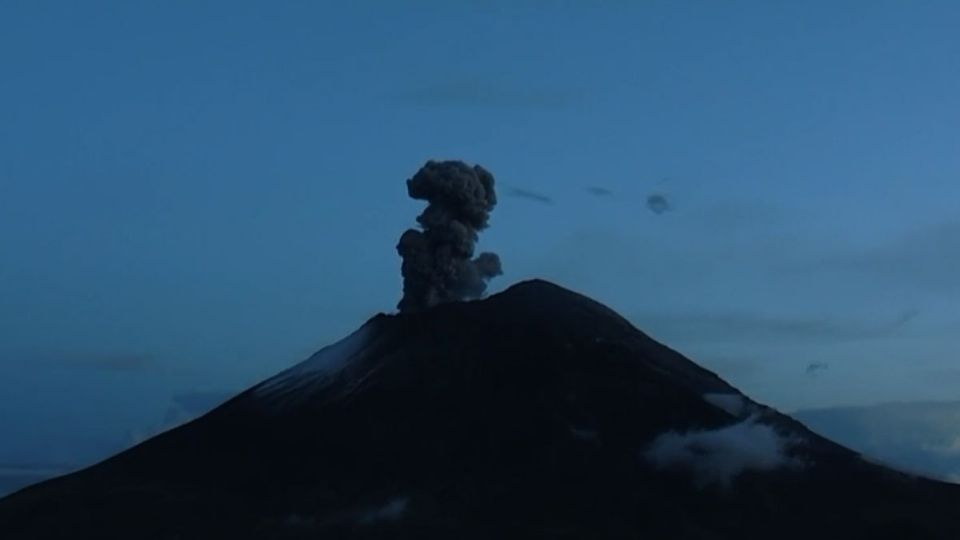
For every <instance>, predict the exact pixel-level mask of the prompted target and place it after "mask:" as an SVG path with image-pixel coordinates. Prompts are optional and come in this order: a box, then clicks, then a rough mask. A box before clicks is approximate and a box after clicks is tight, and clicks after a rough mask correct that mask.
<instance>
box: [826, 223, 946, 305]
mask: <svg viewBox="0 0 960 540" xmlns="http://www.w3.org/2000/svg"><path fill="white" fill-rule="evenodd" d="M825 264H826V265H828V266H829V267H830V268H837V269H841V270H847V271H852V272H855V273H860V274H865V275H870V276H875V277H881V278H885V279H891V280H895V281H898V282H901V283H906V284H910V285H912V286H915V287H917V288H920V289H927V290H932V291H935V292H944V291H949V292H957V291H960V221H950V222H945V223H939V224H936V225H929V226H926V227H922V228H919V229H915V230H913V231H910V232H908V233H906V234H903V235H902V236H900V237H898V238H895V239H893V240H891V241H889V242H887V243H885V244H881V245H877V246H873V247H870V248H866V249H861V250H854V251H848V252H844V253H841V254H838V255H835V256H832V257H829V258H827V259H826V260H825Z"/></svg>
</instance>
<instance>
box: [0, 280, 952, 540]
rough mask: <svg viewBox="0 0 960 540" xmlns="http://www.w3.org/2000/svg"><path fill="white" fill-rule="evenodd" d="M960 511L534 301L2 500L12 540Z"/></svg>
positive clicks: (436, 328) (597, 321)
mask: <svg viewBox="0 0 960 540" xmlns="http://www.w3.org/2000/svg"><path fill="white" fill-rule="evenodd" d="M738 426H746V427H745V428H744V429H745V430H746V432H750V430H751V429H752V430H759V431H758V432H761V433H763V434H765V437H766V438H763V437H760V438H755V439H754V438H750V437H747V438H742V437H739V436H737V435H736V433H739V432H740V431H737V430H738V429H739V428H738ZM741 431H742V430H741ZM774 439H775V440H776V441H780V442H781V443H782V444H781V445H780V446H777V447H776V448H775V451H776V453H777V459H773V460H771V458H770V456H766V457H764V456H763V455H762V454H763V452H764V449H763V448H760V446H762V444H761V443H764V442H767V443H769V442H770V441H771V440H774ZM766 450H769V448H767V449H766ZM730 456H733V458H736V459H733V461H732V462H733V463H735V465H733V466H731V465H730V462H731V461H730V460H728V459H725V457H730ZM744 456H745V457H744ZM738 459H739V461H737V460H738ZM751 460H752V461H751ZM736 463H739V465H736ZM751 463H752V464H753V465H755V466H753V465H751ZM714 469H716V470H714ZM957 508H960V489H958V487H956V486H953V485H949V484H942V483H938V482H934V481H931V480H926V479H922V478H917V477H912V476H908V475H905V474H902V473H899V472H896V471H893V470H890V469H886V468H883V467H880V466H878V465H874V464H871V463H868V462H866V461H864V460H862V459H861V458H860V457H859V456H858V455H857V454H855V453H854V452H852V451H850V450H847V449H845V448H843V447H841V446H839V445H836V444H834V443H832V442H830V441H828V440H826V439H824V438H822V437H819V436H817V435H816V434H814V433H812V432H810V431H809V430H807V429H806V428H805V427H804V426H802V425H801V424H799V423H798V422H796V421H794V420H792V419H791V418H789V417H787V416H785V415H782V414H779V413H777V412H776V411H774V410H772V409H770V408H767V407H764V406H762V405H759V404H757V403H755V402H752V401H750V400H749V399H747V398H746V397H745V396H742V395H741V394H740V393H739V392H738V391H737V390H736V389H735V388H733V387H731V386H730V385H728V384H727V383H725V382H724V381H723V380H721V379H720V378H719V377H717V376H716V375H715V374H713V373H711V372H709V371H707V370H705V369H702V368H701V367H699V366H697V365H696V364H694V363H693V362H691V361H689V360H687V359H686V358H684V357H683V356H681V355H680V354H678V353H677V352H674V351H673V350H671V349H669V348H667V347H665V346H663V345H661V344H659V343H657V342H656V341H654V340H652V339H651V338H649V337H648V336H646V335H645V334H643V333H642V332H640V331H639V330H637V329H636V328H634V327H633V326H632V325H631V324H630V323H628V322H627V321H626V320H625V319H623V318H621V317H620V316H618V315H617V314H615V313H614V312H612V311H611V310H609V309H608V308H606V307H604V306H602V305H600V304H598V303H596V302H594V301H592V300H590V299H588V298H586V297H583V296H580V295H578V294H575V293H572V292H570V291H567V290H565V289H562V288H560V287H557V286H555V285H552V284H549V283H546V282H543V281H531V282H525V283H521V284H519V285H516V286H514V287H512V288H510V289H509V290H507V291H506V292H503V293H501V294H497V295H494V296H492V297H490V298H488V299H486V300H481V301H474V302H467V303H449V304H442V305H439V306H437V307H435V308H432V309H429V310H425V311H423V312H417V313H410V314H401V315H377V316H375V317H373V318H372V319H370V320H369V321H368V322H367V323H366V324H365V325H364V326H363V327H362V328H361V329H360V330H358V331H357V332H356V333H355V334H353V335H352V336H350V337H348V338H347V339H345V340H344V341H342V342H340V343H338V344H336V345H333V346H331V347H328V348H327V349H324V350H322V351H320V352H319V353H317V354H316V355H314V357H312V358H310V359H308V360H307V361H306V362H304V363H303V364H300V365H298V366H295V367H294V368H291V369H290V370H288V371H286V372H284V373H281V374H280V375H278V376H277V377H274V378H273V379H270V380H268V381H265V382H264V383H261V384H260V385H257V386H255V387H253V388H251V389H250V390H247V391H245V392H243V393H241V394H239V395H238V396H236V397H235V398H233V399H231V400H230V401H228V402H226V403H224V404H223V405H221V406H220V407H218V408H216V409H214V410H213V411H211V412H210V413H208V414H207V415H205V416H203V417H201V418H199V419H197V420H195V421H193V422H191V423H189V424H186V425H184V426H181V427H179V428H176V429H173V430H171V431H169V432H166V433H163V434H161V435H159V436H157V437H154V438H153V439H151V440H149V441H146V442H144V443H142V444H140V445H139V446H137V447H134V448H132V449H130V450H128V451H126V452H123V453H121V454H119V455H117V456H115V457H113V458H111V459H108V460H106V461H104V462H102V463H100V464H98V465H95V466H93V467H90V468H88V469H86V470H83V471H80V472H77V473H74V474H71V475H67V476H64V477H61V478H57V479H54V480H51V481H47V482H45V483H42V484H39V485H36V486H33V487H30V488H27V489H25V490H22V491H20V492H18V493H16V494H13V495H11V496H9V497H7V498H5V499H2V500H0V538H3V539H21V538H29V539H46V538H91V539H93V538H96V539H111V538H116V539H130V538H139V539H145V538H146V539H174V538H176V539H187V538H203V539H211V538H225V539H227V538H229V539H237V538H271V539H272V538H443V539H450V538H457V539H473V538H476V539H480V538H585V539H587V538H589V539H593V538H651V539H667V538H682V539H687V538H689V539H726V538H737V539H754V538H756V539H764V540H767V539H770V538H779V539H783V538H789V539H793V538H798V539H799V538H803V539H805V540H808V539H809V538H810V537H811V535H818V536H819V537H821V538H845V539H846V538H864V539H866V538H898V539H900V538H904V539H906V538H910V539H923V538H931V539H933V538H936V539H944V540H947V539H956V538H960V513H958V512H957Z"/></svg>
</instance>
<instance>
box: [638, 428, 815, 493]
mask: <svg viewBox="0 0 960 540" xmlns="http://www.w3.org/2000/svg"><path fill="white" fill-rule="evenodd" d="M798 442H799V440H798V439H796V438H793V437H785V436H782V435H780V434H779V433H777V432H776V431H774V429H773V428H772V427H771V426H768V425H766V424H762V423H760V422H759V421H758V419H757V418H756V417H751V418H747V419H746V420H743V421H742V422H738V423H736V424H731V425H729V426H724V427H721V428H718V429H712V430H694V431H688V432H685V433H680V432H676V431H668V432H667V433H663V434H661V435H660V436H658V437H657V438H656V439H655V440H654V441H653V444H651V445H650V447H649V448H648V449H647V450H646V451H645V452H644V454H643V457H644V458H645V459H646V460H647V461H649V462H650V463H652V464H653V465H654V466H656V467H657V468H678V467H679V468H685V469H689V470H692V471H693V473H694V474H695V475H696V477H697V480H698V482H699V483H700V484H701V485H706V484H720V485H721V486H727V485H729V484H730V482H731V481H733V479H734V478H736V477H737V476H739V475H740V474H741V473H743V472H745V471H772V470H775V469H779V468H781V467H793V466H799V465H800V463H799V461H797V460H795V459H794V458H792V457H790V456H789V455H788V450H789V449H790V448H791V447H793V446H795V445H796V444H797V443H798Z"/></svg>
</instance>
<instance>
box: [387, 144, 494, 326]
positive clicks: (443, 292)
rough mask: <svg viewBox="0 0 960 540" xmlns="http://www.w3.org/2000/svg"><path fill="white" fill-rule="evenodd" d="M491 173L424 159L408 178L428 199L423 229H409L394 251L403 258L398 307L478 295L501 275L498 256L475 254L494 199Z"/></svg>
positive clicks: (412, 189)
mask: <svg viewBox="0 0 960 540" xmlns="http://www.w3.org/2000/svg"><path fill="white" fill-rule="evenodd" d="M493 184H494V181H493V175H492V174H490V173H489V172H488V171H487V170H486V169H484V168H483V167H481V166H479V165H474V166H472V167H471V166H470V165H467V164H466V163H464V162H462V161H432V160H431V161H428V162H427V164H426V165H424V166H423V167H421V168H420V170H419V171H417V174H415V175H414V176H413V178H410V179H409V180H407V193H408V194H409V195H410V197H412V198H414V199H421V200H425V201H427V203H428V204H427V208H426V209H425V210H424V211H423V213H421V214H420V215H419V216H417V222H418V223H419V224H420V227H421V229H422V230H417V229H407V231H406V232H404V233H403V235H401V236H400V242H399V243H398V244H397V252H398V253H399V254H400V257H402V258H403V265H402V266H401V272H402V274H403V298H402V299H401V300H400V303H399V304H398V305H397V307H398V308H399V309H400V311H401V312H415V311H421V310H424V309H427V308H429V307H431V306H434V305H437V304H441V303H444V302H454V301H458V300H468V299H472V298H479V297H480V296H482V295H483V293H484V291H485V290H486V288H487V281H489V280H490V279H491V278H493V277H495V276H498V275H500V274H501V273H503V272H502V270H501V267H500V257H499V256H498V255H497V254H496V253H481V254H480V255H478V256H477V257H476V258H474V257H473V251H474V245H475V244H476V242H477V235H478V234H479V232H480V231H481V230H483V229H485V228H486V227H487V220H488V219H489V217H490V212H491V211H492V210H493V207H494V206H496V204H497V196H496V193H495V192H494V188H493Z"/></svg>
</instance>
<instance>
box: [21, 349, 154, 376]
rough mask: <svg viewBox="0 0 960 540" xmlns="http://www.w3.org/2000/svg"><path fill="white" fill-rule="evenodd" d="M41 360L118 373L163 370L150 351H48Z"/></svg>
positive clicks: (60, 364) (68, 366)
mask: <svg viewBox="0 0 960 540" xmlns="http://www.w3.org/2000/svg"><path fill="white" fill-rule="evenodd" d="M39 360H40V362H41V363H47V364H52V365H55V366H57V367H62V368H70V369H83V370H90V371H105V372H116V373H142V372H151V371H159V370H161V366H160V364H159V362H158V361H157V358H156V357H155V356H154V355H152V354H150V353H135V352H130V353H124V352H116V353H112V352H110V353H83V352H68V353H47V354H43V355H40V359H39Z"/></svg>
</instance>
